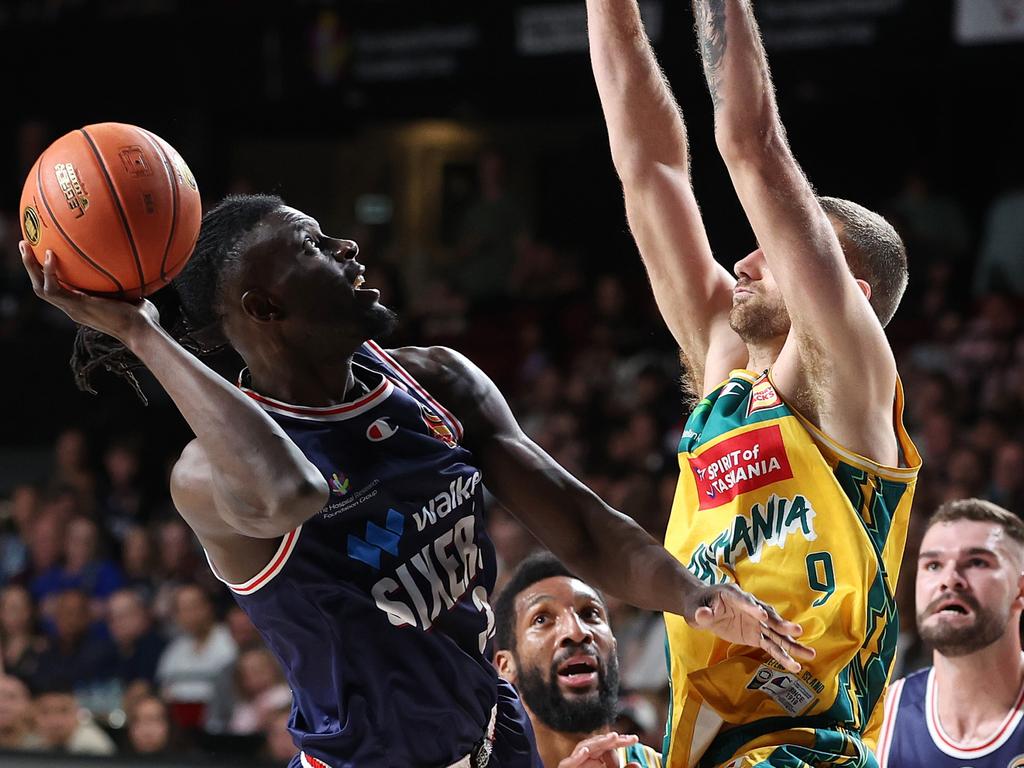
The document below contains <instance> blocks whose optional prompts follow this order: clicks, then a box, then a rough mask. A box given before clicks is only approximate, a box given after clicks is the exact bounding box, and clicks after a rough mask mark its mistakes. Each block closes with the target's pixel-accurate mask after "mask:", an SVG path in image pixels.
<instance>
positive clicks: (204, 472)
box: [21, 243, 328, 577]
mask: <svg viewBox="0 0 1024 768" xmlns="http://www.w3.org/2000/svg"><path fill="white" fill-rule="evenodd" d="M21 248H22V257H23V262H24V265H25V269H26V270H27V271H28V273H29V277H30V278H31V280H32V287H33V289H34V290H35V293H36V295H37V296H39V297H40V298H42V299H44V300H46V301H48V302H49V303H51V304H53V305H54V306H56V307H58V308H59V309H61V310H63V311H64V312H65V313H66V314H67V315H68V316H69V317H71V319H72V320H74V321H75V322H77V323H80V324H82V325H88V326H90V327H92V328H95V329H97V330H99V331H102V332H103V333H106V334H109V335H111V336H113V337H115V338H117V339H119V340H120V341H122V342H123V343H124V344H125V345H126V346H127V347H128V348H129V349H130V350H131V351H132V352H133V353H135V355H136V356H137V357H138V358H139V359H140V360H141V361H142V362H143V363H144V364H145V365H146V367H147V368H148V369H149V371H150V372H151V373H152V374H153V375H154V376H155V377H156V379H157V381H159V382H160V384H161V385H162V386H163V388H164V389H165V390H166V391H167V394H169V395H170V396H171V399H172V400H174V403H175V405H176V406H177V407H178V410H179V411H180V412H181V414H182V416H184V417H185V420H186V421H187V422H188V424H189V426H190V427H192V430H193V432H195V434H196V437H197V439H196V440H195V441H193V443H191V444H190V445H189V446H188V447H186V449H185V452H184V453H183V454H182V458H181V459H180V460H179V462H178V464H177V465H176V467H175V470H174V473H173V475H172V479H171V491H172V495H173V497H174V502H175V505H176V506H177V507H178V510H179V511H180V512H181V514H182V516H183V517H184V518H185V519H186V521H187V522H188V523H189V524H190V525H191V526H192V528H193V529H194V530H195V531H196V533H197V534H199V536H200V538H201V539H203V543H204V544H208V543H210V542H211V541H212V542H213V543H216V542H217V541H219V540H223V538H224V537H225V536H226V535H227V536H230V535H231V534H232V532H233V533H235V534H236V535H241V536H245V537H251V538H258V539H272V538H275V537H278V536H281V535H283V534H285V533H287V532H288V531H290V530H292V529H293V528H295V527H296V526H297V525H299V524H300V523H302V522H304V521H305V520H307V519H308V518H309V517H311V516H312V515H313V514H314V513H316V512H317V511H318V510H319V509H320V508H321V507H322V506H323V504H324V502H325V501H326V498H327V494H328V490H327V484H326V482H325V481H324V479H323V477H322V476H321V475H320V473H319V471H318V470H317V469H316V467H314V466H313V465H312V464H310V462H309V461H308V460H307V459H306V458H305V457H304V456H303V455H302V453H301V451H299V449H298V447H297V446H296V445H295V443H293V442H292V441H291V440H290V439H289V438H288V436H287V435H286V434H285V433H284V432H283V431H282V430H281V428H280V427H279V426H278V425H277V424H276V423H274V421H273V420H272V419H270V418H269V417H268V416H267V415H266V414H265V413H264V412H263V411H262V410H261V409H260V408H259V407H258V406H256V404H255V403H253V402H252V401H250V400H249V399H248V398H247V397H246V396H245V395H243V394H242V393H241V392H240V391H239V390H238V388H237V387H234V386H232V385H231V384H229V383H228V382H227V381H225V380H224V379H223V378H221V377H220V376H218V375H217V374H216V373H214V372H213V371H212V370H210V369H209V368H208V367H207V366H205V365H203V364H202V363H201V362H199V360H197V359H196V358H195V357H193V356H192V355H191V354H189V353H188V352H186V351H185V350H184V349H183V348H182V347H181V345H179V344H178V343H176V342H175V341H174V340H173V339H172V338H171V337H170V336H169V335H168V334H167V332H166V331H164V330H163V328H161V327H160V323H159V319H158V317H157V313H156V308H155V307H154V306H153V305H152V304H151V303H150V302H148V301H146V300H144V299H143V300H141V301H139V302H137V303H129V302H123V301H114V300H111V299H102V298H97V297H94V296H87V295H85V294H83V293H77V292H72V291H68V290H65V289H64V288H62V287H61V286H60V285H59V284H58V282H57V278H56V274H55V267H54V264H53V259H52V258H48V259H47V262H46V265H45V266H44V267H43V268H40V266H39V264H38V263H37V261H36V258H35V256H34V255H33V253H32V251H31V248H30V246H29V245H28V244H27V243H22V245H21ZM218 565H220V563H218ZM226 575H227V576H229V577H230V576H231V575H232V574H226ZM250 575H251V574H250Z"/></svg>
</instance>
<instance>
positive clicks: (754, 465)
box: [587, 0, 920, 768]
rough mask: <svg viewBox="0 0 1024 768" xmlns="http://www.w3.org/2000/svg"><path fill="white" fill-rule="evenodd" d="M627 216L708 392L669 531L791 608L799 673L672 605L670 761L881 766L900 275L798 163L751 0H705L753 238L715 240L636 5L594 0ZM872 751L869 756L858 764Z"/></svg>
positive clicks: (899, 528) (598, 60) (699, 13)
mask: <svg viewBox="0 0 1024 768" xmlns="http://www.w3.org/2000/svg"><path fill="white" fill-rule="evenodd" d="M587 7H588V13H589V36H590V41H591V59H592V63H593V68H594V74H595V78H596V81H597V87H598V92H599V95H600V98H601V103H602V106H603V109H604V114H605V119H606V122H607V125H608V132H609V138H610V144H611V151H612V159H613V161H614V164H615V167H616V170H617V171H618V173H619V176H620V178H621V179H622V183H623V187H624V191H625V201H626V212H627V216H628V219H629V223H630V226H631V229H632V232H633V235H634V237H635V239H636V242H637V244H638V246H639V249H640V252H641V254H642V256H643V260H644V264H645V266H646V268H647V271H648V274H649V277H650V280H651V284H652V287H653V290H654V296H655V299H656V301H657V303H658V305H659V308H660V309H661V313H662V315H663V317H664V318H665V321H666V323H667V324H668V327H669V328H670V330H671V331H672V333H673V334H674V336H675V339H676V340H677V342H678V343H679V346H680V349H681V355H682V360H683V361H684V363H685V368H686V371H687V375H688V377H689V380H690V383H691V386H692V388H693V389H694V391H695V392H697V393H699V395H703V397H702V399H700V401H699V402H698V403H697V405H696V407H695V408H694V410H693V412H692V414H691V415H690V418H689V420H688V422H687V423H686V426H685V428H684V432H683V435H682V440H681V442H680V446H679V465H680V470H681V473H680V478H679V484H678V488H677V491H676V497H675V501H674V505H673V509H672V514H671V519H670V522H669V526H668V530H667V533H666V546H667V547H668V549H669V551H671V552H672V553H673V554H675V555H676V556H677V557H678V558H679V559H680V560H681V561H682V562H684V563H687V564H688V566H689V568H690V569H691V571H693V573H694V574H695V575H696V576H697V577H698V578H700V579H701V580H703V581H704V582H705V583H707V584H721V583H737V584H739V585H740V586H741V587H743V588H744V589H747V590H750V591H752V592H754V593H755V594H757V595H758V596H759V597H762V598H764V599H766V600H767V601H768V602H770V603H773V604H776V605H781V606H785V608H786V610H789V611H793V614H794V617H797V616H798V617H799V621H800V623H802V624H803V625H804V627H805V634H804V636H803V638H802V639H803V641H804V642H806V643H807V644H808V645H810V646H812V647H814V649H815V650H816V651H817V657H816V660H815V661H814V662H813V663H811V664H808V665H807V667H806V669H805V670H804V671H803V673H802V674H793V673H789V672H787V671H786V670H783V669H781V668H780V667H779V665H777V664H775V663H774V662H773V661H772V660H771V659H769V658H767V657H766V656H765V654H764V653H763V652H762V651H761V650H760V649H753V648H741V647H738V646H730V645H729V644H727V643H723V642H720V641H719V640H717V639H716V638H713V637H710V636H706V635H701V634H699V633H694V632H692V631H690V629H689V628H688V627H687V626H686V624H685V622H680V621H677V620H675V618H674V617H672V616H666V624H667V629H668V636H669V658H670V664H671V678H672V706H671V712H670V725H669V730H668V733H667V738H666V743H665V745H664V749H663V753H664V758H665V761H666V763H667V764H669V765H672V766H693V765H697V764H698V763H699V764H700V765H701V766H721V765H728V766H730V768H739V767H740V766H752V765H759V766H764V765H786V766H798V765H806V764H813V765H830V764H833V763H837V764H838V763H842V764H844V765H845V764H856V765H867V764H870V760H871V758H870V747H872V746H873V745H874V741H875V738H876V736H877V732H878V726H879V724H880V722H881V714H882V706H881V704H882V699H883V693H884V689H885V686H886V681H887V678H888V676H889V672H890V668H891V664H892V659H893V653H894V651H895V646H896V637H897V631H898V627H897V623H896V607H895V601H894V600H893V593H894V591H895V588H896V580H897V577H898V570H899V564H900V558H901V554H902V550H903V545H904V541H905V538H906V528H907V518H908V514H909V510H910V500H911V496H912V494H913V491H914V487H915V484H916V476H917V471H918V467H919V465H920V459H919V456H918V453H917V451H916V450H915V449H914V446H913V444H912V443H911V441H910V440H909V438H908V437H907V434H906V432H905V430H904V429H903V426H902V421H901V414H902V409H903V400H902V393H901V390H900V385H899V382H898V379H897V375H896V365H895V360H894V358H893V354H892V351H891V350H890V348H889V344H888V342H887V340H886V337H885V333H884V331H883V326H884V324H885V323H887V322H888V321H889V319H890V318H891V317H892V315H893V313H894V312H895V310H896V307H897V305H898V303H899V300H900V297H901V296H902V293H903V290H904V288H905V286H906V280H907V277H906V254H905V252H904V249H903V245H902V243H901V242H900V239H899V237H898V236H897V234H896V232H895V231H894V230H893V228H892V227H891V226H889V224H888V223H887V222H886V221H885V220H884V219H882V218H881V217H879V216H878V215H876V214H874V213H871V212H870V211H868V210H866V209H864V208H862V207H861V206H859V205H855V204H853V203H849V202H846V201H843V200H836V199H833V198H817V197H815V194H814V191H813V189H812V188H811V185H810V184H809V183H808V181H807V179H806V178H805V177H804V175H803V173H802V172H801V170H800V167H799V166H798V165H797V162H796V160H795V159H794V157H793V153H792V152H791V150H790V148H789V146H788V144H787V142H786V135H785V131H784V129H783V126H782V123H781V122H780V118H779V114H778V109H777V106H776V102H775V95H774V87H773V85H772V82H771V78H770V75H769V70H768V64H767V61H766V59H765V53H764V49H763V47H762V45H761V40H760V35H759V32H758V29H757V25H756V23H755V20H754V15H753V12H752V10H751V7H750V3H749V1H748V0H713V1H711V2H708V1H707V0H699V1H698V2H695V3H694V11H695V16H696V19H697V35H698V37H699V42H700V49H701V54H702V57H703V60H704V69H705V74H706V77H707V82H708V86H709V88H710V91H711V97H712V102H713V105H714V113H715V138H716V141H717V144H718V148H719V150H720V153H721V156H722V158H723V159H724V160H725V164H726V167H727V169H728V171H729V174H730V176H731V178H732V181H733V186H734V187H735V189H736V192H737V194H738V196H739V199H740V202H741V204H742V206H743V209H744V211H745V213H746V216H747V219H748V221H749V223H750V226H751V227H752V229H753V232H754V234H755V236H756V238H757V243H758V247H757V249H756V250H754V251H753V252H752V253H750V254H749V255H747V256H746V257H745V258H743V259H741V260H740V261H739V262H738V263H737V264H736V266H735V269H734V272H735V278H734V277H733V276H731V275H730V274H729V273H728V272H727V271H726V270H725V269H724V268H723V267H721V266H720V265H719V264H718V263H717V262H716V261H715V259H714V257H713V255H712V250H711V247H710V245H709V243H708V238H707V235H706V233H705V230H704V226H703V224H702V222H701V218H700V212H699V210H698V207H697V203H696V201H695V199H694V194H693V190H692V188H691V185H690V176H689V172H690V169H689V154H688V147H687V137H686V131H685V128H684V124H683V120H682V116H681V114H680V111H679V108H678V106H677V105H676V103H675V100H674V99H673V96H672V94H671V92H670V91H669V89H668V86H667V85H666V83H665V79H664V77H663V75H662V73H661V72H660V70H659V68H658V66H657V63H656V61H655V58H654V54H653V51H652V49H651V46H650V44H649V42H648V41H647V39H646V36H645V34H644V32H643V26H642V22H641V19H640V15H639V12H638V9H637V3H636V2H635V0H588V1H587ZM859 761H865V762H859Z"/></svg>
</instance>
